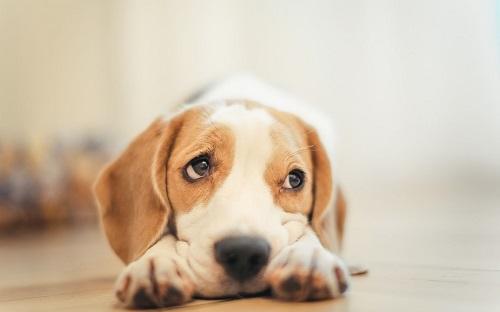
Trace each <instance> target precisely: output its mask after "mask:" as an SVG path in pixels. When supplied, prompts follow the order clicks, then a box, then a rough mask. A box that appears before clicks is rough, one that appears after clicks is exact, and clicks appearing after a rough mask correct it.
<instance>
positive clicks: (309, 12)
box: [0, 0, 500, 229]
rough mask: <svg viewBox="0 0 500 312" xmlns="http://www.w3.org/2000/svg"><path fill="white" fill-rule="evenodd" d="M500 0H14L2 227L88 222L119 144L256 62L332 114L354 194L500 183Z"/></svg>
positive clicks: (0, 179) (5, 18)
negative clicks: (97, 183) (95, 186)
mask: <svg viewBox="0 0 500 312" xmlns="http://www.w3.org/2000/svg"><path fill="white" fill-rule="evenodd" d="M499 6H500V4H499V2H498V1H486V0H485V1H482V0H480V1H469V0H440V1H431V0H423V1H396V0H392V1H390V0H380V1H366V0H365V1H358V0H355V1H337V0H334V1H331V0H329V1H326V0H318V1H289V0H287V1H285V0H276V1H263V0H259V1H243V0H239V1H234V0H225V1H220V0H217V1H184V0H182V1H181V0H174V1H139V0H126V1H117V0H109V1H101V0H80V1H78V0H76V1H67V0H49V1H39V0H0V159H1V163H0V229H8V228H9V229H12V228H18V225H20V224H25V225H31V224H47V223H52V222H51V221H49V220H53V221H57V222H59V223H61V222H62V223H68V222H71V223H72V224H75V223H78V222H80V220H88V219H89V218H88V217H85V216H91V215H92V214H93V212H94V211H95V208H94V207H93V201H92V199H91V196H90V191H89V185H90V183H91V181H92V180H93V179H94V177H95V174H96V172H97V168H99V167H100V166H101V165H102V163H104V162H105V160H107V159H109V155H110V154H112V153H116V151H117V150H118V149H120V148H121V147H122V146H123V145H124V144H125V143H126V142H128V141H129V140H130V139H131V138H132V136H133V135H135V134H137V133H138V132H139V131H140V130H142V129H143V128H144V127H145V126H146V125H147V124H148V123H149V122H150V121H151V120H152V119H153V118H154V117H155V116H157V115H160V114H164V113H165V112H167V111H168V110H169V109H171V108H172V107H173V106H174V105H175V104H177V103H178V102H179V101H180V100H181V99H183V98H185V97H186V96H187V95H189V93H190V92H192V91H193V90H195V89H196V88H198V87H200V86H201V85H204V84H206V83H208V82H210V81H212V80H214V79H218V78H221V77H224V76H226V75H229V74H233V73H235V72H242V71H243V72H251V73H254V74H256V75H257V76H259V77H261V78H262V79H263V80H266V81H269V82H270V83H273V84H275V85H277V86H279V87H282V88H283V89H285V90H287V91H289V92H290V93H292V94H295V95H297V96H299V97H302V98H304V99H306V100H308V101H310V102H311V103H313V104H314V105H317V106H319V107H321V108H322V109H323V110H325V111H326V112H327V113H329V114H331V116H332V120H333V121H334V122H335V125H336V128H337V131H338V149H337V151H338V162H339V166H338V168H339V171H340V176H341V177H342V180H343V183H344V185H345V187H344V188H345V189H346V190H347V191H348V193H349V191H350V192H352V193H357V194H361V193H363V192H365V191H368V190H370V191H371V190H372V189H374V190H377V189H380V188H381V187H382V185H388V186H390V187H393V186H397V187H399V188H407V189H410V188H412V189H416V190H419V189H420V188H423V187H431V188H432V186H430V185H438V186H439V187H452V186H453V185H459V189H468V188H475V187H483V186H484V185H488V186H489V187H491V188H495V187H499V188H500V161H499V159H500V74H499V73H500V71H499V68H500V53H499V47H500V40H499V33H500V30H499V29H500V22H499V19H500V13H499V12H500V8H499ZM348 195H349V194H348ZM351 198H353V201H354V203H356V196H351ZM90 219H92V220H94V218H92V217H91V218H90ZM44 220H45V221H44ZM71 220H72V221H71Z"/></svg>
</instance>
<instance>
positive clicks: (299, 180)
mask: <svg viewBox="0 0 500 312" xmlns="http://www.w3.org/2000/svg"><path fill="white" fill-rule="evenodd" d="M303 184H304V171H302V170H299V169H294V170H292V171H290V173H288V176H287V177H286V179H285V182H283V187H284V188H286V189H290V190H296V189H299V188H300V187H301V186H302V185H303Z"/></svg>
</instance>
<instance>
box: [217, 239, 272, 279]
mask: <svg viewBox="0 0 500 312" xmlns="http://www.w3.org/2000/svg"><path fill="white" fill-rule="evenodd" d="M214 248H215V259H216V260H217V262H218V263H219V264H220V265H221V266H222V267H223V268H224V271H225V272H226V274H227V275H229V276H230V277H232V278H233V279H235V280H237V281H238V282H244V281H247V280H249V279H251V278H253V277H255V276H256V275H257V274H258V273H259V272H260V270H261V269H262V268H263V267H264V266H265V265H266V264H267V262H268V260H269V254H270V251H271V247H270V246H269V244H268V243H267V241H266V240H264V239H262V238H260V237H252V236H232V237H227V238H224V239H222V240H220V241H218V242H216V243H215V246H214Z"/></svg>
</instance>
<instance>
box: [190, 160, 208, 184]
mask: <svg viewBox="0 0 500 312" xmlns="http://www.w3.org/2000/svg"><path fill="white" fill-rule="evenodd" d="M209 171H210V159H209V157H208V156H207V155H201V156H198V157H195V158H193V159H191V161H189V163H188V164H187V166H186V168H184V175H185V176H186V177H187V178H188V179H189V180H191V181H194V180H198V179H201V178H203V177H206V176H207V175H208V173H209Z"/></svg>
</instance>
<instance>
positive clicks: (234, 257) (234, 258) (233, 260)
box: [225, 253, 238, 265]
mask: <svg viewBox="0 0 500 312" xmlns="http://www.w3.org/2000/svg"><path fill="white" fill-rule="evenodd" d="M225 262H226V263H228V264H230V265H231V264H235V263H236V262H238V255H237V254H234V253H231V254H228V255H227V257H226V260H225Z"/></svg>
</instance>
